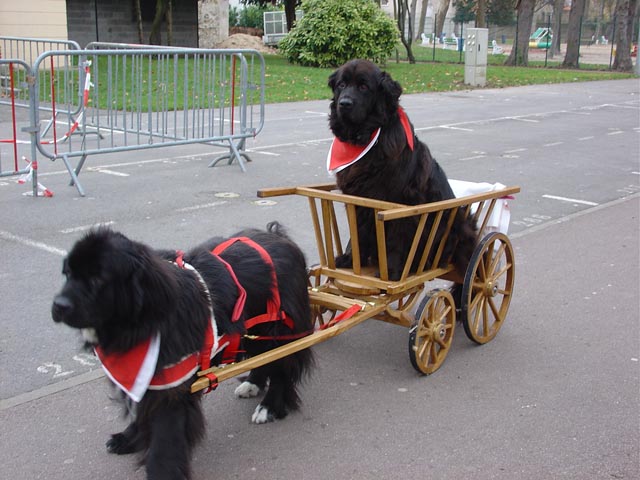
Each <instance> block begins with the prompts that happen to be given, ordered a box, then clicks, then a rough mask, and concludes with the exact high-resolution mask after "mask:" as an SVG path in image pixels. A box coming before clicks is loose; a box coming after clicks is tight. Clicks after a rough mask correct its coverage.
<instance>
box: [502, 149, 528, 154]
mask: <svg viewBox="0 0 640 480" xmlns="http://www.w3.org/2000/svg"><path fill="white" fill-rule="evenodd" d="M526 151H527V149H526V148H514V149H513V150H505V151H504V153H518V152H526Z"/></svg>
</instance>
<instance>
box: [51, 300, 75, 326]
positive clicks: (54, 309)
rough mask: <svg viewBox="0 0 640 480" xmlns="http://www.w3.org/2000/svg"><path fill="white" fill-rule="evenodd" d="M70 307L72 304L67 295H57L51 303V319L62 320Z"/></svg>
mask: <svg viewBox="0 0 640 480" xmlns="http://www.w3.org/2000/svg"><path fill="white" fill-rule="evenodd" d="M72 308H73V304H72V303H71V301H70V300H69V299H68V298H67V297H64V296H62V295H57V296H56V297H55V298H54V299H53V305H51V316H52V317H53V321H54V322H62V321H63V320H64V317H65V315H67V314H68V313H69V312H70V311H71V309H72Z"/></svg>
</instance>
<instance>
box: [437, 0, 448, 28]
mask: <svg viewBox="0 0 640 480" xmlns="http://www.w3.org/2000/svg"><path fill="white" fill-rule="evenodd" d="M448 10H449V0H438V2H437V3H436V5H435V10H434V13H435V16H436V37H439V36H440V35H441V34H442V28H443V27H444V20H445V18H446V17H447V11H448Z"/></svg>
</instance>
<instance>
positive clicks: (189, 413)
mask: <svg viewBox="0 0 640 480" xmlns="http://www.w3.org/2000/svg"><path fill="white" fill-rule="evenodd" d="M235 236H245V237H249V238H251V239H252V240H253V241H254V242H256V243H258V244H259V245H261V246H262V247H263V248H264V249H265V250H266V251H267V252H268V253H269V255H270V256H271V258H272V261H273V264H274V266H275V270H276V274H277V281H278V286H279V292H280V297H281V308H282V310H284V311H285V312H286V313H287V314H288V315H289V316H290V317H291V318H292V319H293V321H294V325H295V328H294V331H293V332H292V331H291V330H290V329H289V328H288V327H286V326H285V325H284V324H283V323H282V322H269V323H264V324H261V325H257V326H255V327H253V328H251V329H250V330H249V333H251V334H254V335H271V336H278V335H289V336H290V337H291V335H292V334H295V333H304V332H309V331H310V330H311V329H312V325H311V314H310V306H309V297H308V291H307V274H306V265H305V259H304V255H303V253H302V252H301V250H300V249H299V248H298V247H297V246H296V245H295V244H294V243H293V242H292V241H291V240H289V239H288V238H287V237H286V236H285V235H284V232H283V230H282V228H281V227H280V226H279V224H277V223H275V222H274V223H272V224H269V225H268V231H266V232H265V231H261V230H245V231H242V232H239V233H238V234H236V235H234V237H235ZM223 240H224V239H222V238H218V239H212V240H210V241H208V242H206V243H204V244H202V245H200V246H198V247H196V248H194V249H192V250H191V251H189V252H188V253H187V254H185V256H184V260H185V262H187V263H189V264H190V265H192V266H193V267H195V268H196V269H197V271H198V272H199V273H200V275H201V276H202V278H203V279H204V281H205V282H206V284H207V287H208V290H209V292H210V297H211V303H212V304H213V311H214V316H215V320H216V324H217V328H218V333H219V334H220V335H222V334H223V333H230V332H234V331H235V332H238V331H239V332H244V331H245V327H244V324H243V321H244V320H246V319H249V318H252V317H254V316H256V315H259V314H262V313H265V311H266V302H267V299H269V298H271V296H272V290H271V288H272V285H271V267H270V266H269V265H268V264H267V263H265V261H264V260H263V259H262V258H261V257H260V255H259V253H258V252H257V251H256V250H255V249H253V248H252V247H251V246H248V245H246V244H244V243H240V242H237V243H234V244H232V245H231V246H230V247H228V248H227V249H226V250H225V251H224V252H222V253H221V254H220V257H221V258H223V259H224V260H225V261H226V262H228V263H229V264H230V265H231V266H232V267H233V270H234V272H235V274H236V276H237V278H238V280H239V281H240V284H241V285H242V286H243V287H244V289H245V290H246V293H247V300H246V304H245V308H244V311H243V312H242V318H240V320H239V321H237V322H235V323H234V322H233V321H232V318H231V317H232V311H233V308H234V305H235V302H236V298H237V294H238V292H237V287H236V284H235V283H234V281H233V280H232V278H231V276H230V274H229V272H228V270H227V269H226V268H225V266H224V265H223V264H222V262H220V260H219V259H218V258H216V257H215V256H213V255H212V254H211V253H210V252H211V250H212V249H213V248H214V247H215V246H216V245H218V244H220V243H221V242H222V241H223ZM175 256H176V253H175V251H156V250H153V249H151V248H149V247H148V246H146V245H144V244H142V243H139V242H135V241H132V240H130V239H128V238H127V237H125V236H124V235H122V234H120V233H117V232H114V231H112V230H110V229H106V228H100V229H96V230H93V231H91V232H89V233H88V234H87V235H86V236H84V237H83V238H82V239H80V240H79V241H78V242H77V243H76V244H75V246H74V247H73V249H72V250H71V252H70V253H69V255H68V256H67V258H66V259H65V260H64V267H63V273H64V275H65V276H66V283H65V284H64V286H63V288H62V290H61V292H60V293H59V294H58V295H57V296H56V297H55V299H54V301H53V305H52V316H53V319H54V321H56V322H63V323H65V324H67V325H69V326H71V327H74V328H77V329H82V330H83V334H84V335H85V339H87V341H88V344H89V345H90V346H99V347H100V348H101V349H102V350H103V351H105V352H106V353H114V352H115V353H117V352H124V351H127V350H129V349H131V348H132V347H133V346H135V345H136V344H138V343H139V342H140V341H143V340H145V339H147V338H149V337H150V336H151V335H153V334H155V333H156V332H160V335H161V339H162V340H161V349H160V354H159V358H158V366H157V369H161V368H162V367H164V366H166V365H171V364H173V363H175V362H177V361H178V360H180V359H181V358H183V357H184V356H185V355H187V354H190V353H192V352H198V351H200V349H201V347H202V343H203V339H204V333H205V329H206V327H207V323H208V322H209V320H210V312H209V306H208V305H209V303H208V299H207V294H206V291H205V289H204V287H203V286H202V285H201V283H200V281H199V280H198V278H197V276H196V275H195V274H194V273H193V272H192V271H190V270H186V269H182V268H180V267H178V266H177V265H176V264H174V263H172V262H171V261H168V260H173V259H175ZM282 343H286V341H280V340H260V341H258V340H255V341H250V340H244V344H243V347H244V349H245V350H246V352H247V354H248V355H256V354H259V353H262V352H264V351H266V350H269V349H271V348H273V347H275V346H278V345H281V344H282ZM312 363H313V358H312V354H311V352H310V351H309V350H303V351H300V352H298V353H295V354H293V355H291V356H289V357H286V358H284V359H282V360H278V361H276V362H273V363H270V364H267V365H265V366H263V367H260V368H258V369H256V370H253V371H252V372H251V373H250V375H249V377H248V380H247V381H246V382H244V384H243V385H245V387H246V386H247V385H248V386H249V387H251V388H249V391H250V393H249V394H246V390H247V389H246V388H245V392H244V393H245V394H242V395H240V396H245V397H246V396H254V395H256V394H257V393H258V391H259V389H262V388H264V387H266V386H267V384H268V390H267V392H266V394H265V396H264V398H263V400H262V402H261V403H260V405H258V407H257V408H256V413H254V418H253V420H254V422H256V423H263V422H265V421H269V420H273V419H274V418H283V417H284V416H286V415H287V412H288V411H291V410H295V409H296V408H298V406H299V403H300V399H299V396H298V393H297V390H296V386H297V385H298V384H299V383H300V381H301V380H302V379H303V377H304V376H305V374H306V373H308V371H309V369H310V367H311V366H312ZM192 381H193V379H191V380H189V381H187V382H185V383H184V384H182V385H179V386H177V387H175V388H172V389H169V390H148V391H147V392H146V393H145V394H144V396H143V398H142V399H141V401H140V402H139V403H137V404H135V415H134V417H133V420H132V421H131V423H130V424H129V426H128V427H127V428H126V429H125V430H124V431H123V432H121V433H118V434H115V435H112V437H111V439H110V440H109V441H108V442H107V449H108V451H109V452H112V453H117V454H125V453H131V452H135V451H143V452H144V457H143V461H144V462H145V464H146V469H147V477H148V478H149V479H185V478H189V477H190V469H189V464H190V457H191V451H192V449H193V447H194V445H195V444H196V443H197V442H198V441H199V440H201V439H202V437H203V436H204V425H205V421H204V418H203V413H202V410H201V406H200V400H201V395H200V394H191V393H190V391H189V388H190V385H191V383H192ZM238 388H239V389H240V388H241V387H238ZM236 393H238V392H237V391H236ZM123 396H124V395H123Z"/></svg>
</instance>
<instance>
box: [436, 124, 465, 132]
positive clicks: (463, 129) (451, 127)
mask: <svg viewBox="0 0 640 480" xmlns="http://www.w3.org/2000/svg"><path fill="white" fill-rule="evenodd" d="M437 128H444V129H445V130H460V131H462V132H473V129H472V128H463V127H454V126H452V125H439V126H438V127H437Z"/></svg>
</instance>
